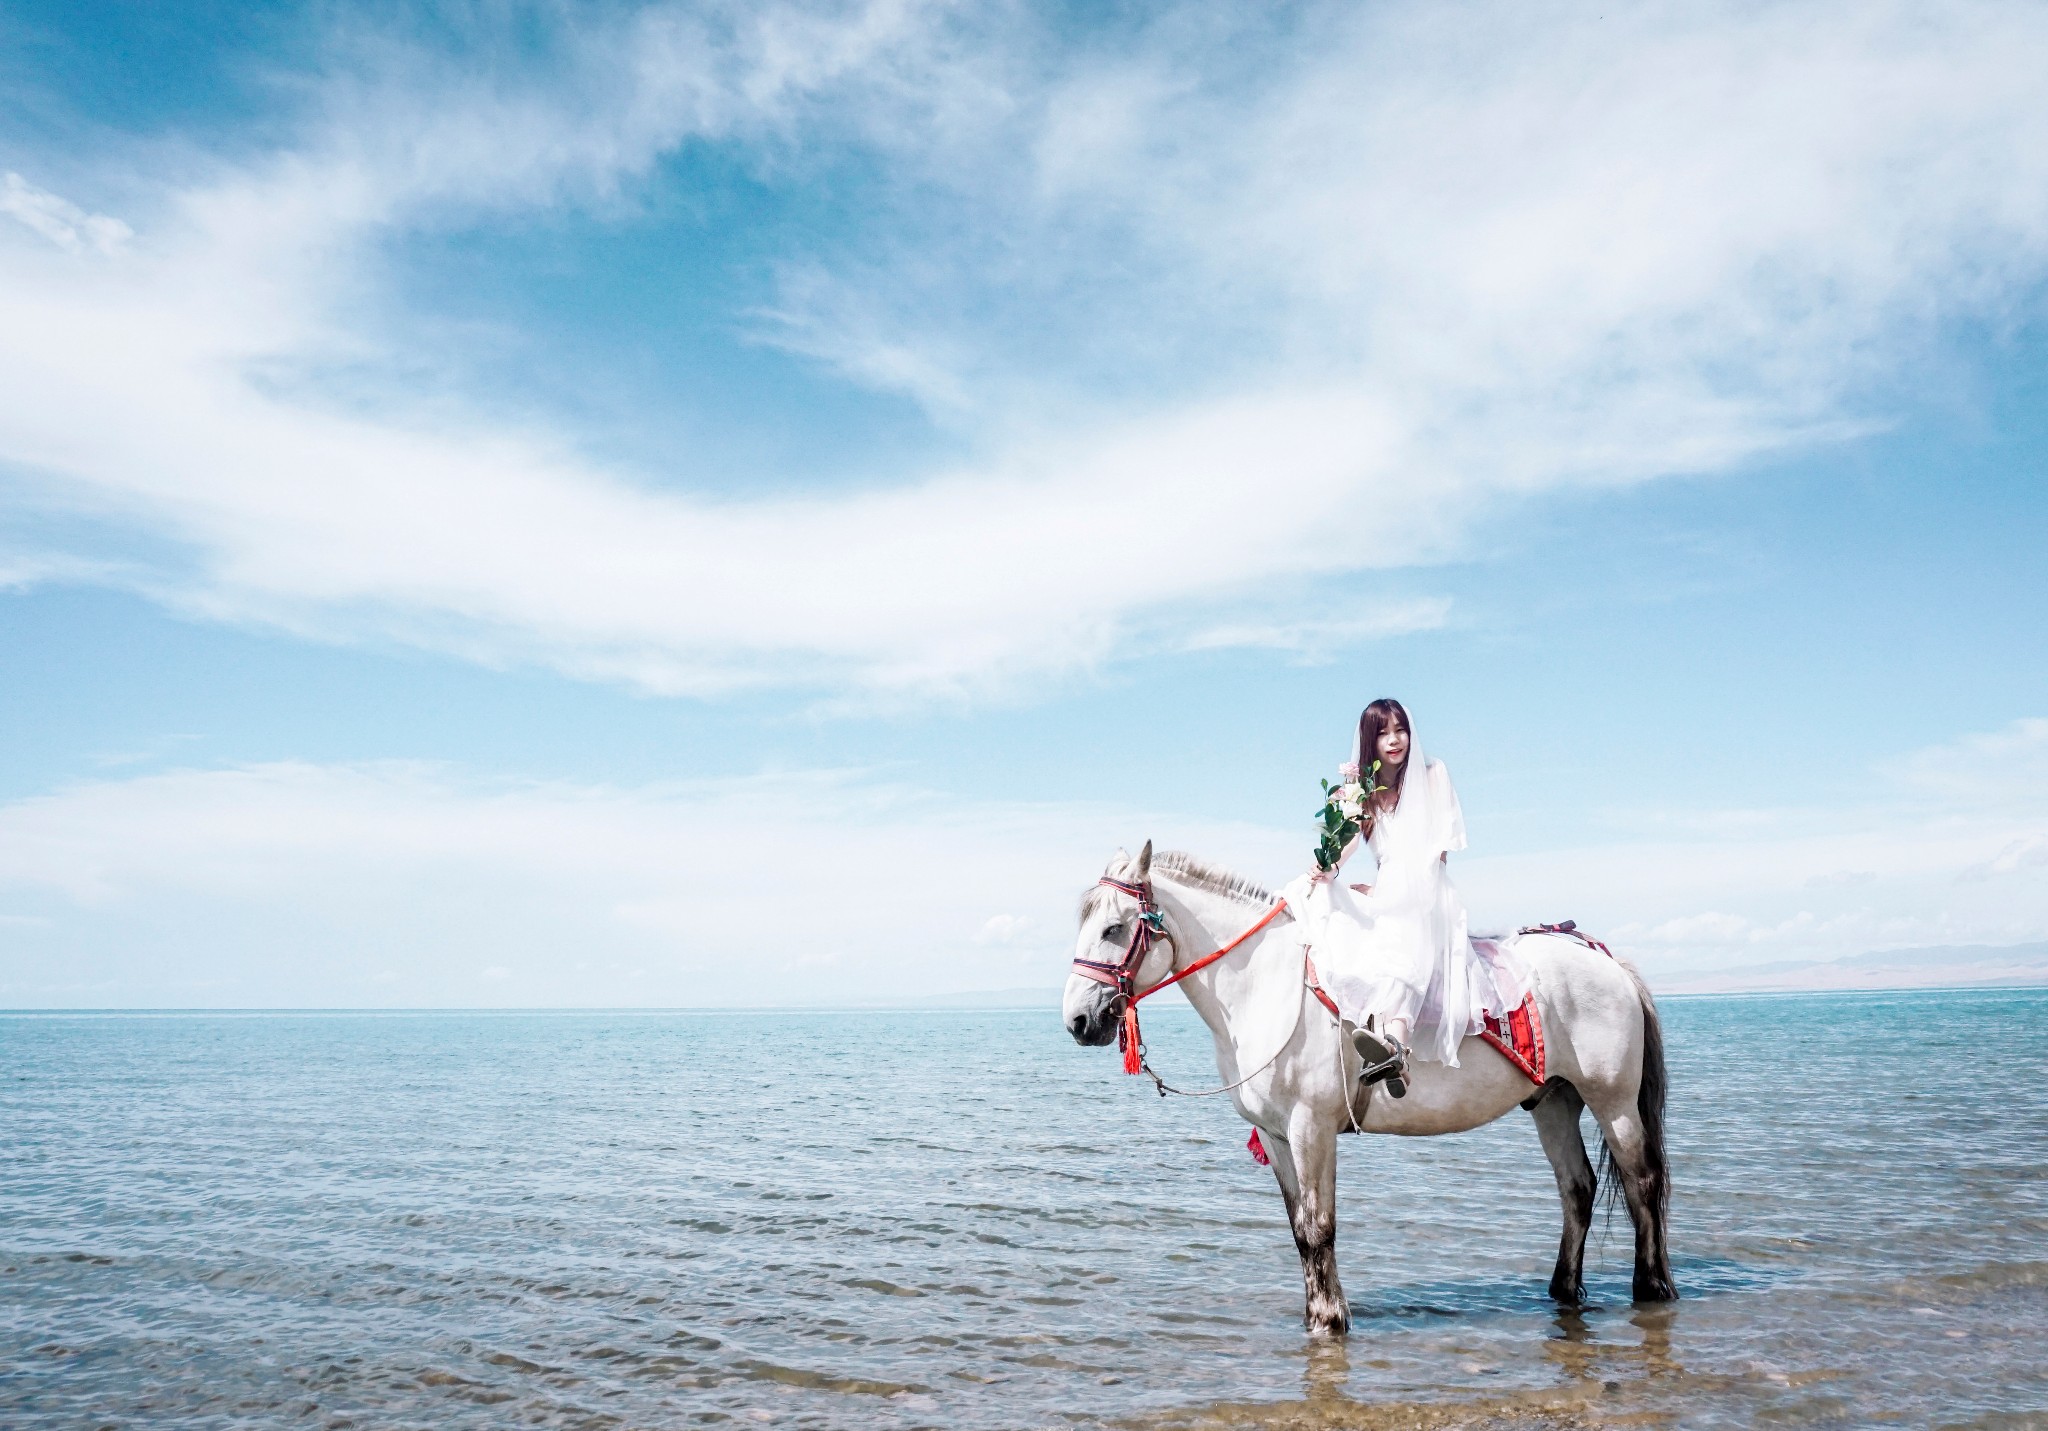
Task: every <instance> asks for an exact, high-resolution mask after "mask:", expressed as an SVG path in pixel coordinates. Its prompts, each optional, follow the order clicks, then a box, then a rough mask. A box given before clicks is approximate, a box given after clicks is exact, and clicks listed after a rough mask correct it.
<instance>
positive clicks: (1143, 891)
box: [1074, 875, 1287, 1073]
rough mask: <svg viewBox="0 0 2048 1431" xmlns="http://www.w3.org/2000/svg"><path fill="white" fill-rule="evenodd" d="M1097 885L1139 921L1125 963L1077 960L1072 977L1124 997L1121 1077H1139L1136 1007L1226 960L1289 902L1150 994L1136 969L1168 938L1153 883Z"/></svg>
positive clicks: (1106, 881)
mask: <svg viewBox="0 0 2048 1431" xmlns="http://www.w3.org/2000/svg"><path fill="white" fill-rule="evenodd" d="M1097 883H1098V884H1101V885H1105V886H1107V887H1108V888H1110V889H1113V890H1115V891H1117V893H1119V894H1127V895H1129V896H1130V897H1131V898H1132V899H1135V900H1136V901H1138V917H1137V919H1136V920H1134V921H1133V922H1132V925H1131V942H1130V943H1129V944H1126V945H1125V946H1124V957H1123V959H1122V960H1121V961H1120V962H1118V963H1115V964H1108V963H1104V962H1103V961H1102V960H1099V959H1076V960H1075V961H1074V972H1075V973H1076V974H1079V975H1080V976H1081V977H1082V978H1084V979H1093V980H1094V981H1095V982H1096V983H1098V984H1107V985H1108V986H1109V987H1110V988H1112V989H1114V990H1116V991H1117V993H1119V994H1121V995H1122V996H1123V1000H1124V1012H1123V1019H1122V1022H1120V1023H1119V1024H1118V1025H1117V1030H1116V1046H1117V1047H1118V1048H1119V1049H1121V1050H1123V1055H1124V1072H1125V1073H1137V1072H1138V1071H1140V1070H1141V1069H1143V1068H1144V1066H1145V1045H1144V1043H1143V1042H1142V1041H1141V1040H1140V1039H1139V1036H1138V1001H1139V1000H1140V999H1149V998H1151V997H1152V996H1153V995H1154V994H1156V993H1158V992H1159V991H1160V990H1161V989H1168V988H1171V987H1173V986H1174V985H1175V984H1178V983H1179V982H1180V981H1181V980H1183V979H1185V978H1187V976H1188V975H1190V974H1193V973H1195V972H1196V971H1197V970H1201V969H1206V968H1208V967H1209V966H1210V965H1211V964H1214V963H1215V962H1216V961H1217V960H1218V959H1221V958H1222V957H1223V956H1224V955H1225V954H1228V953H1229V952H1230V951H1231V950H1233V949H1235V948H1237V947H1238V945H1240V944H1242V943H1244V942H1245V940H1247V939H1249V938H1251V937H1252V936H1253V935H1254V934H1257V933H1258V932H1259V931H1260V930H1261V929H1264V928H1265V927H1266V926H1267V925H1269V924H1271V923H1272V922H1273V921H1274V919H1276V918H1277V917H1279V914H1280V912H1281V911H1282V910H1284V909H1286V908H1287V901H1286V900H1284V899H1276V900H1274V901H1273V907H1272V908H1271V909H1269V910H1267V911H1266V912H1265V913H1264V914H1263V915H1261V916H1259V922H1258V923H1256V924H1254V925H1253V926H1252V927H1251V928H1249V929H1247V930H1245V931H1244V933H1242V934H1240V935H1238V936H1237V938H1235V939H1233V940H1231V941H1230V942H1229V943H1228V944H1225V945H1224V946H1223V947H1222V948H1221V949H1218V950H1217V951H1216V952H1215V953H1213V954H1204V955H1203V956H1202V957H1201V958H1199V959H1197V960H1196V961H1195V962H1194V963H1192V964H1190V965H1188V966H1187V968H1185V969H1179V970H1176V971H1175V972H1173V973H1172V974H1169V975H1168V976H1167V977H1166V978H1164V979H1161V980H1160V981H1159V982H1158V983H1156V984H1154V985H1153V986H1152V987H1151V988H1149V989H1144V990H1140V989H1139V988H1138V966H1139V965H1141V964H1143V963H1144V962H1145V956H1146V955H1147V954H1149V953H1150V952H1151V951H1152V941H1153V940H1155V939H1157V938H1159V936H1160V935H1162V934H1164V933H1165V932H1166V916H1165V915H1163V914H1161V913H1160V912H1159V906H1158V905H1157V904H1155V903H1153V901H1152V882H1151V881H1150V880H1140V881H1139V882H1138V883H1136V884H1126V883H1124V881H1122V880H1120V879H1111V878H1109V876H1107V875H1104V876H1103V877H1102V878H1101V879H1100V880H1099V881H1097Z"/></svg>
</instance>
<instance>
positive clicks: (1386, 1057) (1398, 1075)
mask: <svg viewBox="0 0 2048 1431" xmlns="http://www.w3.org/2000/svg"><path fill="white" fill-rule="evenodd" d="M1351 1046H1352V1047H1353V1048H1355V1049H1357V1050H1358V1056H1359V1058H1361V1059H1362V1060H1364V1062H1365V1067H1364V1068H1363V1069H1362V1070H1360V1072H1359V1075H1358V1081H1359V1082H1360V1083H1368V1084H1370V1083H1385V1084H1386V1085H1387V1092H1389V1093H1391V1094H1392V1095H1393V1096H1394V1097H1396V1098H1406V1097H1407V1096H1408V1080H1407V1079H1406V1078H1405V1077H1404V1076H1403V1075H1405V1074H1406V1073H1407V1072H1408V1048H1407V1045H1405V1044H1403V1043H1402V1042H1401V1040H1399V1039H1397V1038H1395V1037H1393V1036H1392V1035H1391V1034H1377V1033H1374V1032H1373V1031H1372V1030H1371V1029H1366V1028H1359V1029H1353V1030H1352V1031H1351Z"/></svg>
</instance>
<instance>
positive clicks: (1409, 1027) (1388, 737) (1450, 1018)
mask: <svg viewBox="0 0 2048 1431" xmlns="http://www.w3.org/2000/svg"><path fill="white" fill-rule="evenodd" d="M1374 760H1378V761H1379V770H1378V772H1377V773H1376V776H1375V777H1374V778H1375V780H1376V783H1377V786H1378V788H1377V790H1376V791H1375V792H1374V793H1373V795H1372V796H1371V797H1370V799H1369V800H1368V801H1367V803H1366V806H1365V808H1364V810H1363V812H1362V815H1361V817H1360V821H1361V824H1362V825H1363V829H1362V830H1361V832H1360V834H1359V836H1358V837H1357V838H1354V839H1353V840H1352V841H1351V842H1350V844H1349V845H1347V846H1346V848H1345V849H1344V851H1343V855H1342V856H1340V857H1339V859H1338V861H1337V866H1336V867H1335V868H1332V869H1329V870H1318V871H1316V872H1315V873H1314V874H1312V875H1310V876H1309V878H1308V880H1307V882H1306V883H1307V889H1306V890H1305V891H1304V896H1305V898H1304V904H1303V905H1297V906H1296V907H1297V908H1302V909H1303V926H1304V933H1305V935H1306V937H1307V939H1308V942H1309V944H1310V946H1311V948H1312V949H1313V951H1314V955H1315V961H1316V968H1317V971H1318V973H1319V974H1320V975H1321V978H1322V982H1323V987H1324V989H1326V990H1327V991H1328V992H1329V994H1330V996H1331V997H1332V998H1333V999H1335V1000H1336V1002H1337V1007H1338V1008H1339V1010H1341V1011H1342V1013H1343V1015H1344V1018H1345V1020H1346V1021H1347V1022H1348V1023H1351V1024H1355V1025H1356V1026H1357V1027H1356V1028H1355V1030H1354V1031H1353V1033H1352V1035H1351V1039H1352V1043H1353V1044H1354V1045H1355V1046H1356V1047H1357V1049H1358V1052H1359V1056H1360V1057H1361V1058H1363V1059H1364V1060H1365V1071H1364V1074H1363V1075H1362V1076H1363V1077H1364V1079H1365V1081H1367V1082H1377V1081H1379V1080H1381V1079H1384V1080H1385V1081H1386V1084H1387V1091H1388V1092H1389V1093H1391V1094H1393V1095H1394V1097H1396V1098H1402V1097H1406V1096H1407V1092H1408V1086H1407V1081H1406V1079H1405V1078H1404V1077H1403V1075H1404V1074H1405V1073H1406V1072H1407V1070H1408V1061H1409V1059H1410V1057H1411V1056H1412V1057H1415V1058H1420V1059H1425V1060H1428V1061H1430V1062H1435V1063H1444V1064H1449V1065H1450V1066H1451V1067H1453V1068H1455V1067H1457V1064H1458V1045H1459V1043H1460V1042H1461V1041H1463V1040H1464V1038H1465V1037H1466V1035H1468V1034H1474V1033H1477V1032H1479V1030H1480V1028H1481V1027H1482V1026H1483V1024H1484V1021H1485V1016H1486V1015H1487V1014H1488V1013H1493V1014H1495V1015H1500V1014H1504V1013H1505V1012H1507V1011H1508V1010H1510V1009H1513V1008H1515V1007H1516V1006H1518V1005H1519V1004H1520V1003H1521V1002H1522V998H1523V996H1524V995H1525V994H1526V993H1527V992H1528V989H1527V987H1526V985H1525V984H1524V982H1523V980H1522V979H1521V978H1520V976H1518V975H1517V974H1516V973H1514V972H1513V971H1511V970H1508V969H1506V968H1501V967H1497V966H1495V965H1494V964H1492V963H1490V962H1488V961H1486V960H1484V959H1482V958H1480V956H1479V954H1478V953H1477V951H1475V950H1474V949H1473V947H1472V941H1471V939H1470V937H1469V935H1468V933H1467V930H1466V925H1465V905H1464V902H1463V901H1462V900H1460V899H1459V898H1458V891H1457V889H1456V887H1455V886H1453V885H1452V883H1451V877H1450V873H1449V870H1448V865H1449V862H1450V853H1451V851H1452V850H1462V849H1464V848H1465V817H1464V813H1463V812H1462V811H1461V810H1460V809H1459V808H1458V792H1457V791H1456V790H1455V789H1453V788H1452V786H1451V775H1450V772H1449V771H1448V770H1446V769H1444V766H1443V762H1442V761H1438V760H1430V759H1427V758H1426V757H1425V756H1424V755H1423V753H1422V750H1421V747H1420V746H1419V745H1418V744H1417V743H1416V741H1415V735H1414V729H1413V727H1412V726H1410V725H1409V723H1408V712H1407V711H1406V710H1404V709H1402V707H1401V703H1400V702H1399V701H1393V700H1378V701H1374V702H1373V703H1372V704H1371V705H1369V706H1367V707H1366V708H1365V710H1364V711H1363V712H1361V713H1360V715H1359V717H1358V738H1357V742H1356V744H1354V745H1353V746H1352V748H1351V762H1350V764H1349V765H1347V766H1346V767H1345V768H1344V771H1343V775H1344V776H1345V778H1346V779H1357V778H1359V777H1358V773H1357V772H1358V770H1359V768H1360V767H1363V768H1364V769H1366V770H1367V771H1370V770H1371V767H1372V762H1373V761H1374ZM1361 843H1364V844H1369V845H1371V847H1372V853H1373V858H1374V859H1376V860H1377V861H1378V862H1379V871H1378V873H1377V874H1375V875H1374V876H1373V882H1372V883H1371V884H1370V885H1364V884H1356V885H1346V884H1345V883H1344V882H1343V881H1342V880H1341V879H1340V878H1338V870H1339V869H1341V868H1342V866H1343V861H1344V859H1345V858H1348V857H1349V856H1350V855H1351V853H1352V852H1353V851H1354V850H1356V849H1357V848H1358V846H1359V845H1360V844H1361Z"/></svg>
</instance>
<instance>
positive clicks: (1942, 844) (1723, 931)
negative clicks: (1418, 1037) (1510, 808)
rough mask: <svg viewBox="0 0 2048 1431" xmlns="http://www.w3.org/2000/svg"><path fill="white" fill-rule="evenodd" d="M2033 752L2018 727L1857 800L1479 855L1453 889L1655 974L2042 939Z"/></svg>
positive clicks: (2047, 727)
mask: <svg viewBox="0 0 2048 1431" xmlns="http://www.w3.org/2000/svg"><path fill="white" fill-rule="evenodd" d="M2044 751H2048V723H2044V722H2042V721H2038V720H2028V721H2018V722H2015V723H2014V724H2012V725H2011V726H2008V727H2007V728H2005V729H2004V730H2002V731H1998V732H1994V733H1991V734H1987V735H1980V736H1973V737H1969V738H1966V739H1964V740H1961V741H1958V742H1956V743H1955V744H1953V745H1950V746H1944V747H1938V748H1935V749H1931V750H1922V751H1917V752H1912V753H1911V754H1908V755H1902V756H1901V758H1900V759H1899V760H1897V761H1896V762H1890V763H1888V764H1887V765H1886V766H1884V767H1881V768H1879V769H1877V770H1875V771H1873V772H1872V781H1871V791H1872V793H1871V795H1870V797H1869V798H1868V799H1867V800H1859V801H1856V802H1853V803H1848V804H1844V805H1840V806H1835V807H1829V808H1822V809H1784V810H1749V811H1744V812H1741V814H1742V818H1741V819H1739V820H1735V819H1731V820H1726V821H1720V822H1716V821H1712V820H1702V821H1698V822H1695V823H1694V824H1693V825H1692V826H1691V828H1690V830H1689V831H1688V833H1687V834H1686V835H1685V836H1683V837H1681V838H1672V837H1671V836H1670V835H1669V834H1668V833H1660V832H1659V831H1658V830H1657V827H1656V825H1654V824H1653V825H1649V826H1647V827H1646V828H1645V830H1644V831H1643V835H1644V836H1645V837H1644V838H1640V839H1634V840H1624V841H1617V842H1615V843H1613V844H1610V845H1604V846H1600V847H1595V848H1582V849H1569V850H1555V851H1546V852H1542V853H1537V854H1530V855H1521V856H1505V857H1491V858H1490V857H1485V856H1483V855H1482V856H1480V857H1477V858H1474V859H1472V860H1470V861H1468V862H1466V864H1465V866H1464V869H1465V871H1466V873H1465V874H1463V875H1462V876H1461V879H1462V882H1463V884H1464V886H1465V889H1466V892H1467V895H1468V898H1469V899H1470V901H1471V904H1472V907H1473V911H1474V916H1475V921H1476V922H1479V923H1484V924H1490V925H1493V926H1495V927H1503V926H1506V925H1508V924H1512V923H1515V922H1517V921H1519V920H1521V919H1523V918H1525V917H1527V915H1528V914H1529V913H1530V912H1532V911H1533V912H1536V913H1538V914H1540V915H1541V917H1542V919H1544V920H1545V921H1550V920H1556V919H1563V918H1576V919H1577V920H1578V921H1579V922H1580V923H1581V924H1583V925H1585V926H1587V927H1588V928H1593V929H1596V930H1598V931H1600V932H1601V933H1602V934H1603V936H1605V937H1607V938H1609V939H1610V940H1611V941H1612V942H1613V943H1614V944H1615V945H1616V947H1617V948H1622V949H1625V950H1627V951H1629V952H1631V953H1634V954H1636V955H1638V956H1639V957H1641V958H1642V959H1643V961H1644V962H1645V964H1646V966H1648V967H1650V968H1652V969H1655V968H1658V967H1664V968H1671V969H1707V968H1720V967H1728V966H1730V965H1740V964H1753V963H1757V962H1763V961H1769V960H1772V959H1819V958H1836V957H1841V956H1847V955H1854V954H1859V953H1863V952H1866V951H1870V950H1881V949H1895V948H1908V947H1920V946H1943V945H1957V944H2012V943H2021V942H2025V941H2028V940H2038V939H2043V938H2048V880H2042V879H2041V878H2039V877H2038V874H2036V873H2034V872H2033V871H2032V870H2030V869H2029V865H2035V866H2036V867H2038V864H2039V863H2042V862H2048V861H2038V860H2037V858H2036V857H2037V855H2038V854H2039V853H2040V852H2042V851H2044V850H2048V762H2044V761H2043V760H2042V759H2041V756H2042V754H2043V752H2044ZM1902 786H1903V787H1904V788H1905V789H1907V790H1910V792H1911V793H1910V798H1907V797H1906V796H1904V795H1902V794H1900V793H1898V792H1899V791H1900V790H1901V787H1902ZM1658 823H1660V824H1661V823H1662V822H1658Z"/></svg>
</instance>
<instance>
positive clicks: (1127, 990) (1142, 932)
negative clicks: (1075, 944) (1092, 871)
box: [1074, 875, 1166, 999]
mask: <svg viewBox="0 0 2048 1431" xmlns="http://www.w3.org/2000/svg"><path fill="white" fill-rule="evenodd" d="M1096 883H1097V884H1099V885H1103V886H1106V887H1108V888H1110V889H1113V890H1115V891H1117V893H1119V894H1127V895H1129V896H1130V897H1131V898H1132V899H1135V900H1136V901H1138V917H1137V918H1136V919H1135V920H1133V921H1132V922H1131V942H1130V943H1128V944H1126V945H1125V946H1124V957H1123V959H1122V960H1121V961H1120V962H1118V963H1115V964H1109V963H1104V962H1103V961H1102V960H1100V959H1076V960H1075V961H1074V972H1075V973H1077V974H1079V975H1080V976H1081V977H1082V978H1084V979H1093V980H1094V981H1095V982H1096V983H1098V984H1107V985H1109V987H1110V988H1112V989H1114V990H1116V991H1117V992H1118V993H1119V994H1122V995H1123V996H1124V998H1126V999H1132V998H1135V997H1136V996H1137V993H1138V966H1139V965H1141V964H1143V963H1144V962H1145V956H1146V955H1147V954H1149V953H1151V952H1152V943H1153V941H1154V940H1156V939H1159V938H1161V937H1162V936H1164V935H1165V933H1166V916H1165V915H1164V914H1162V913H1161V912H1160V910H1159V906H1158V905H1157V904H1155V903H1153V902H1152V882H1151V881H1150V880H1140V881H1138V883H1136V884H1125V883H1124V882H1123V881H1122V880H1120V879H1111V878H1109V877H1108V876H1107V875H1105V876H1103V877H1102V878H1101V879H1100V880H1098V881H1096Z"/></svg>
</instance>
